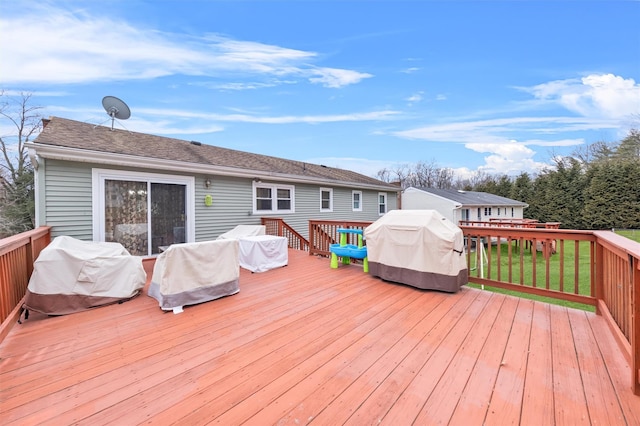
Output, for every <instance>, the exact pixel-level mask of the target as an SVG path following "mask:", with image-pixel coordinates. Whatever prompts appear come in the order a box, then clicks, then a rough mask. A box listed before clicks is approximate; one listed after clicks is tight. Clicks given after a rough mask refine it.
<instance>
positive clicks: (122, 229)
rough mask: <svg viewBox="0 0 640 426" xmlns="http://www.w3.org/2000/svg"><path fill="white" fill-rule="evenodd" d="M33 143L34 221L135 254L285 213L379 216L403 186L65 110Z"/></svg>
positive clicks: (302, 219) (298, 220) (297, 225)
mask: <svg viewBox="0 0 640 426" xmlns="http://www.w3.org/2000/svg"><path fill="white" fill-rule="evenodd" d="M43 123H44V126H43V127H44V128H43V130H42V132H41V133H40V135H39V136H38V137H37V138H36V139H35V140H34V141H33V142H31V143H28V144H27V147H28V149H29V155H30V157H31V161H32V164H33V165H34V169H35V194H36V203H35V204H36V226H40V225H50V226H52V227H53V228H52V236H53V237H55V236H57V235H69V236H72V237H75V238H79V239H82V240H93V241H117V242H120V243H122V244H123V245H124V246H125V247H126V248H127V249H128V250H129V251H130V252H131V253H132V254H134V255H143V256H144V255H153V254H157V253H159V252H160V250H161V249H160V247H163V246H166V245H169V244H172V243H175V242H195V241H205V240H211V239H215V238H217V237H218V236H219V235H220V234H222V233H224V232H226V231H228V230H229V229H232V228H233V227H235V226H236V225H240V224H247V225H257V224H260V222H261V218H262V217H272V218H282V219H283V220H284V221H285V222H286V223H287V224H288V225H289V226H291V227H292V228H293V229H295V230H296V231H297V232H298V233H300V234H301V235H302V236H304V237H308V220H309V219H325V220H331V219H335V220H346V219H348V220H355V221H375V220H376V219H377V218H378V217H380V215H382V214H384V213H386V212H387V211H388V210H392V209H396V208H397V198H398V192H399V188H398V187H397V186H394V185H391V184H387V183H385V182H382V181H379V180H377V179H374V178H371V177H368V176H364V175H362V174H359V173H355V172H352V171H349V170H342V169H338V168H333V167H327V166H324V165H317V164H310V163H304V162H301V161H292V160H286V159H282V158H276V157H270V156H266V155H259V154H253V153H249V152H242V151H236V150H233V149H227V148H221V147H216V146H211V145H206V144H202V143H200V142H195V141H191V142H190V141H184V140H178V139H172V138H167V137H161V136H154V135H150V134H143V133H136V132H129V131H127V130H120V129H113V128H110V127H105V126H96V125H93V124H90V123H83V122H78V121H73V120H68V119H64V118H59V117H51V118H50V119H46V120H43Z"/></svg>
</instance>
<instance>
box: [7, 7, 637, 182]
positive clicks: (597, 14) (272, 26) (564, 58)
mask: <svg viewBox="0 0 640 426" xmlns="http://www.w3.org/2000/svg"><path fill="white" fill-rule="evenodd" d="M638 22H640V2H638V1H615V0H613V1H553V2H542V1H500V2H492V1H446V2H445V1H418V0H414V1H381V0H380V1H364V0H362V1H305V0H298V1H285V0H281V1H242V0H236V1H205V0H198V1H196V0H186V1H178V0H176V1H171V0H148V1H139V0H126V1H120V0H109V1H97V0H94V1H38V2H34V1H32V0H29V1H16V0H12V1H8V0H4V1H2V2H1V3H0V34H1V35H0V88H1V89H2V90H4V93H5V95H15V94H16V93H19V92H21V91H26V92H31V93H33V97H32V100H31V101H32V104H33V105H39V106H42V107H43V109H42V111H41V112H42V113H43V115H44V116H51V115H53V116H59V117H65V118H70V119H74V120H79V121H85V122H90V123H95V124H98V123H103V124H105V125H110V120H109V117H108V116H107V115H106V113H105V111H104V110H103V108H102V104H101V101H102V98H103V97H104V96H107V95H109V96H115V97H118V98H120V99H122V100H123V101H125V102H126V103H127V104H128V105H129V107H130V109H131V113H132V116H131V118H130V119H129V120H126V121H121V122H117V123H115V125H116V126H119V127H120V128H126V129H128V130H131V131H139V132H145V133H152V134H157V135H164V136H170V137H175V138H179V139H185V140H198V141H201V142H203V143H207V144H212V145H218V146H222V147H227V148H233V149H238V150H242V151H250V152H255V153H259V154H265V155H273V156H277V157H283V158H288V159H293V160H300V161H306V162H313V163H319V164H324V165H327V166H333V167H340V168H345V169H350V170H354V171H357V172H360V173H364V174H367V175H374V174H375V173H376V172H377V171H379V170H381V169H383V168H387V169H390V170H393V169H397V168H398V167H402V166H405V165H409V166H411V165H413V164H415V163H416V162H420V161H421V162H425V163H432V162H433V163H436V164H437V165H438V166H440V167H449V168H452V169H454V170H455V171H456V172H457V174H458V176H460V177H467V176H469V174H470V173H473V172H476V171H479V170H480V171H483V172H486V173H500V174H501V173H508V174H517V173H520V172H521V171H526V172H531V173H535V172H536V171H537V170H539V169H540V168H541V167H544V166H545V165H548V164H550V163H551V159H552V158H553V156H556V155H568V154H570V153H571V152H573V151H574V150H576V149H577V148H579V147H580V146H581V145H584V144H589V143H593V142H596V141H607V142H610V141H619V140H620V139H622V138H623V137H624V136H625V135H626V134H627V133H628V131H629V129H630V128H640V29H639V28H640V26H639V24H638ZM6 131H8V130H7V129H5V128H3V129H2V132H3V135H6V133H5V132H6ZM150 149H152V147H150Z"/></svg>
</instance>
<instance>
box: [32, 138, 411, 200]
mask: <svg viewBox="0 0 640 426" xmlns="http://www.w3.org/2000/svg"><path fill="white" fill-rule="evenodd" d="M25 146H26V147H27V148H29V149H32V150H34V151H35V154H36V155H38V156H40V157H42V158H49V159H54V160H63V161H77V162H83V163H97V164H108V165H112V166H120V167H136V168H145V169H154V170H157V169H160V170H166V171H173V172H183V173H189V174H195V173H201V174H205V175H206V174H210V175H221V176H232V177H244V178H259V179H271V180H279V181H283V182H295V183H309V184H323V185H331V186H340V187H349V188H359V189H360V188H361V189H372V190H377V191H386V192H398V191H400V190H401V189H400V188H397V189H396V188H390V187H388V186H385V185H374V184H367V183H360V182H344V181H332V180H329V179H322V178H317V177H312V176H300V175H291V174H287V173H277V172H266V171H263V170H253V169H239V168H236V167H226V166H214V165H211V164H201V163H190V162H185V161H175V160H165V159H160V158H151V157H139V156H136V155H127V154H116V153H112V152H101V151H93V150H86V149H78V148H69V147H62V146H55V145H48V144H39V143H36V142H27V143H26V144H25Z"/></svg>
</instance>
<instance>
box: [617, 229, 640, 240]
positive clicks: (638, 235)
mask: <svg viewBox="0 0 640 426" xmlns="http://www.w3.org/2000/svg"><path fill="white" fill-rule="evenodd" d="M615 232H616V234H618V235H622V236H623V237H627V238H629V239H630V240H633V241H635V242H637V243H640V229H622V230H620V229H616V231H615Z"/></svg>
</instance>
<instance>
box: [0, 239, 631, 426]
mask: <svg viewBox="0 0 640 426" xmlns="http://www.w3.org/2000/svg"><path fill="white" fill-rule="evenodd" d="M629 376H630V372H629V366H628V362H627V360H626V359H625V358H624V357H623V355H622V354H621V352H620V351H619V350H618V348H617V346H616V343H615V341H614V339H613V337H612V335H611V333H610V331H609V329H608V327H607V325H606V323H605V322H604V320H603V318H601V317H598V316H596V315H595V314H591V313H587V312H583V311H578V310H572V309H565V308H561V307H557V306H553V305H548V304H544V303H539V302H532V301H529V300H525V299H518V298H514V297H510V296H504V295H500V294H496V293H490V292H486V291H481V290H475V289H469V288H465V289H463V290H462V291H461V292H459V293H457V294H446V293H439V292H432V291H422V290H417V289H414V288H411V287H407V286H402V285H395V284H390V283H386V282H383V281H381V280H379V279H375V278H372V277H370V276H369V275H367V274H364V273H363V272H362V268H361V267H359V266H358V265H349V266H343V265H341V266H340V268H338V269H335V270H334V269H330V268H329V260H328V259H326V258H318V257H315V256H309V255H307V254H306V253H304V252H298V251H290V253H289V266H287V267H285V268H280V269H277V270H271V271H268V272H263V273H256V274H251V273H249V272H247V271H245V270H242V273H241V279H240V293H238V294H236V295H234V296H230V297H226V298H223V299H219V300H216V301H212V302H208V303H205V304H201V305H198V306H191V307H187V308H185V311H184V312H183V313H182V314H179V315H174V314H173V313H163V312H162V311H161V310H160V309H159V308H158V306H157V303H156V301H155V300H154V299H151V298H150V297H148V296H146V292H145V294H143V295H142V296H140V297H137V298H135V299H133V300H131V301H128V302H126V303H123V304H119V305H112V306H107V307H102V308H97V309H94V310H92V311H89V312H84V313H77V314H72V315H67V316H61V317H46V316H42V315H37V314H32V315H31V317H30V318H29V320H27V321H26V322H25V323H24V324H22V325H19V324H18V325H15V326H14V327H13V329H12V330H11V332H10V333H9V335H8V336H7V337H6V338H5V339H4V341H2V343H0V423H2V424H3V425H10V424H19V425H30V424H55V425H66V424H86V425H92V426H93V425H106V424H109V425H133V424H142V423H144V424H147V423H149V424H161V425H168V424H181V425H200V424H207V423H213V424H221V425H237V424H254V425H268V424H296V425H299V424H317V425H338V424H352V425H369V424H378V423H383V424H389V425H408V424H416V425H431V424H451V425H483V424H486V425H505V424H523V425H524V424H532V425H553V424H594V425H595V424H599V425H625V424H626V425H639V424H640V397H637V396H634V395H633V394H632V392H631V389H630V386H629Z"/></svg>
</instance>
